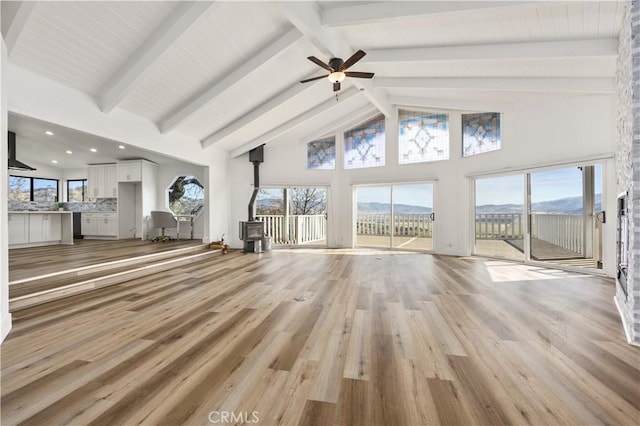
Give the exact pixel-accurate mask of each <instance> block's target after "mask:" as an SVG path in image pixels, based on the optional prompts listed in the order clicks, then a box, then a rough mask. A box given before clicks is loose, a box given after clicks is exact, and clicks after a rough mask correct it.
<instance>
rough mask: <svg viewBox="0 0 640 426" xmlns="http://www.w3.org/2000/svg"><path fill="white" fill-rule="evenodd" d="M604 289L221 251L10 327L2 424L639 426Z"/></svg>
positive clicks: (633, 383)
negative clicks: (232, 420)
mask: <svg viewBox="0 0 640 426" xmlns="http://www.w3.org/2000/svg"><path fill="white" fill-rule="evenodd" d="M614 293H615V286H614V284H613V281H612V280H611V279H606V278H602V277H594V276H588V275H583V274H576V273H569V272H562V271H554V270H548V269H543V268H539V267H531V266H527V265H522V264H515V263H510V262H507V261H495V260H483V259H479V258H456V257H448V256H437V255H429V254H423V253H412V252H391V251H385V250H317V249H300V250H274V251H270V252H267V253H264V254H261V255H254V254H247V255H245V254H242V253H239V252H232V253H230V254H229V255H226V256H220V257H218V258H216V259H215V260H209V261H207V262H202V263H198V264H193V265H189V266H185V267H180V268H176V269H174V270H170V271H167V272H163V273H160V274H155V275H152V276H148V277H144V278H140V279H135V280H132V281H129V282H126V283H121V284H118V285H115V286H112V287H109V288H104V289H101V290H96V291H93V292H91V293H86V294H83V295H78V296H74V297H71V298H68V299H65V300H60V301H56V302H51V303H48V304H46V305H42V306H39V307H35V308H30V309H25V310H23V311H20V312H18V313H16V314H14V328H13V330H12V331H11V333H10V334H9V336H8V338H7V340H6V341H5V342H4V343H3V345H2V347H1V355H2V366H1V373H2V382H1V385H2V386H1V389H2V390H1V392H2V394H1V404H2V406H1V408H2V410H1V416H2V417H1V418H0V422H1V423H2V424H3V425H14V424H26V425H61V424H91V425H130V424H149V425H155V424H158V425H160V424H162V425H181V424H185V425H186V424H189V425H192V424H211V423H212V422H215V421H220V415H221V413H227V415H231V414H232V413H233V414H234V415H235V416H242V415H249V416H251V420H257V421H258V423H257V424H260V425H276V424H282V425H311V424H315V425H339V424H343V425H355V424H362V425H436V424H451V425H467V424H474V425H501V424H523V425H524V424H534V425H543V424H544V425H567V424H571V425H597V424H618V425H631V424H637V421H638V418H640V370H639V369H640V348H637V347H633V346H629V345H627V344H626V342H625V337H624V333H623V330H622V325H621V324H620V320H619V316H618V313H617V311H616V308H615V306H614V304H613V295H614ZM297 300H300V301H297ZM236 418H238V417H236ZM245 419H246V417H245Z"/></svg>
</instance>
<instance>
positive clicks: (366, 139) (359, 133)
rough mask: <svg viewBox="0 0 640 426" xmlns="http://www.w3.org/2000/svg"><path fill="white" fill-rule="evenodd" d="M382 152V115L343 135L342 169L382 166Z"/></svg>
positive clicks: (383, 140) (383, 159) (383, 136)
mask: <svg viewBox="0 0 640 426" xmlns="http://www.w3.org/2000/svg"><path fill="white" fill-rule="evenodd" d="M384 150H385V133H384V115H379V116H377V117H376V118H374V119H373V120H370V121H367V122H366V123H363V124H361V125H360V126H358V127H356V128H354V129H351V130H348V131H346V132H345V133H344V168H345V169H358V168H363V167H380V166H384V164H385V157H384Z"/></svg>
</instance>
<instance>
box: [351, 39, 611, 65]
mask: <svg viewBox="0 0 640 426" xmlns="http://www.w3.org/2000/svg"><path fill="white" fill-rule="evenodd" d="M617 56H618V40H617V39H615V38H606V39H595V40H564V41H548V42H537V43H536V42H534V43H501V44H480V45H465V46H442V47H421V48H409V49H380V50H369V51H368V52H367V56H365V57H364V58H363V59H362V62H363V63H376V62H428V61H464V60H494V59H552V58H579V57H617Z"/></svg>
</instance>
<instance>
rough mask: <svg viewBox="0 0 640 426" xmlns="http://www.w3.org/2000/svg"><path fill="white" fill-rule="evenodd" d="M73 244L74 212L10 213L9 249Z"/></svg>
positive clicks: (39, 211) (37, 211) (36, 211)
mask: <svg viewBox="0 0 640 426" xmlns="http://www.w3.org/2000/svg"><path fill="white" fill-rule="evenodd" d="M51 244H73V212H70V211H46V210H34V211H31V210H30V211H9V249H14V248H23V247H36V246H44V245H51Z"/></svg>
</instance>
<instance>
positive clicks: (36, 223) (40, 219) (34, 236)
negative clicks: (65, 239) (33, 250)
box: [29, 213, 62, 243]
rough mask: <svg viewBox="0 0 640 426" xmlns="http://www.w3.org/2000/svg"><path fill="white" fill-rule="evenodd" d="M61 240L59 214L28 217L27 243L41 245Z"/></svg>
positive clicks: (31, 215)
mask: <svg viewBox="0 0 640 426" xmlns="http://www.w3.org/2000/svg"><path fill="white" fill-rule="evenodd" d="M61 239H62V228H61V218H60V215H59V214H49V213H41V214H40V213H39V214H30V215H29V242H30V243H42V242H50V241H60V240H61Z"/></svg>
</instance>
